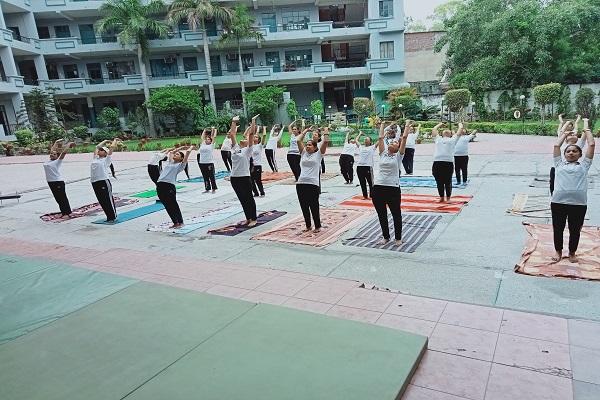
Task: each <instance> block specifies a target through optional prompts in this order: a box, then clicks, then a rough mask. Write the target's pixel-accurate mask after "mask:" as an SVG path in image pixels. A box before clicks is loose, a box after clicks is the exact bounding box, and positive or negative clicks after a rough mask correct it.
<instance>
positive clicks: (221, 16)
mask: <svg viewBox="0 0 600 400" xmlns="http://www.w3.org/2000/svg"><path fill="white" fill-rule="evenodd" d="M232 18H233V12H232V11H231V10H230V9H229V8H227V7H224V6H222V5H220V4H219V3H217V2H216V1H214V0H175V1H173V3H172V4H171V7H170V9H169V13H168V15H167V19H168V20H169V21H170V22H171V23H172V24H175V25H177V24H179V23H181V22H182V21H185V22H187V24H188V25H189V27H190V29H191V30H193V31H197V30H200V31H201V32H202V45H203V48H204V63H205V65H206V75H207V77H208V92H209V94H210V104H211V105H212V107H213V110H214V111H215V113H216V112H217V103H216V101H215V86H214V84H213V79H212V68H211V65H210V52H209V50H208V34H207V32H206V20H211V19H215V20H217V19H218V20H221V22H222V23H223V24H225V25H227V24H229V23H230V22H231V19H232Z"/></svg>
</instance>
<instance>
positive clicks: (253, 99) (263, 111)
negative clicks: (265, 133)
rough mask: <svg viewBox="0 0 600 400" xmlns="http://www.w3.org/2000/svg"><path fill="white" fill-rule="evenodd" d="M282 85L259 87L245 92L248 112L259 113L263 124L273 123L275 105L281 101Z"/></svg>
mask: <svg viewBox="0 0 600 400" xmlns="http://www.w3.org/2000/svg"><path fill="white" fill-rule="evenodd" d="M283 92H285V87H283V86H264V87H259V88H257V89H256V90H254V91H253V92H246V93H245V97H246V102H247V104H248V114H249V115H251V116H254V115H256V114H260V121H261V122H262V124H263V125H273V122H274V121H275V112H276V111H277V107H278V106H279V105H280V104H281V103H282V102H283Z"/></svg>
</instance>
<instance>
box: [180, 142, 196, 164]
mask: <svg viewBox="0 0 600 400" xmlns="http://www.w3.org/2000/svg"><path fill="white" fill-rule="evenodd" d="M192 150H194V146H190V147H188V148H187V149H186V150H185V155H184V156H183V161H181V162H182V163H183V164H185V163H186V162H188V158H190V154H191V153H192Z"/></svg>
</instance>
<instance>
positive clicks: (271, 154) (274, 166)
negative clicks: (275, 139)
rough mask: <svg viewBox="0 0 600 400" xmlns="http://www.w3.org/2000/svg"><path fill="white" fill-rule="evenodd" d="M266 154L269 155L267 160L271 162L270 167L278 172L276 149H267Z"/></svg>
mask: <svg viewBox="0 0 600 400" xmlns="http://www.w3.org/2000/svg"><path fill="white" fill-rule="evenodd" d="M265 155H266V156H267V162H268V163H269V167H271V171H273V172H277V161H276V160H275V150H272V149H265Z"/></svg>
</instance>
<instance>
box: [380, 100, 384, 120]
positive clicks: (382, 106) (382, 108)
mask: <svg viewBox="0 0 600 400" xmlns="http://www.w3.org/2000/svg"><path fill="white" fill-rule="evenodd" d="M381 111H382V112H383V119H384V120H385V104H382V105H381Z"/></svg>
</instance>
